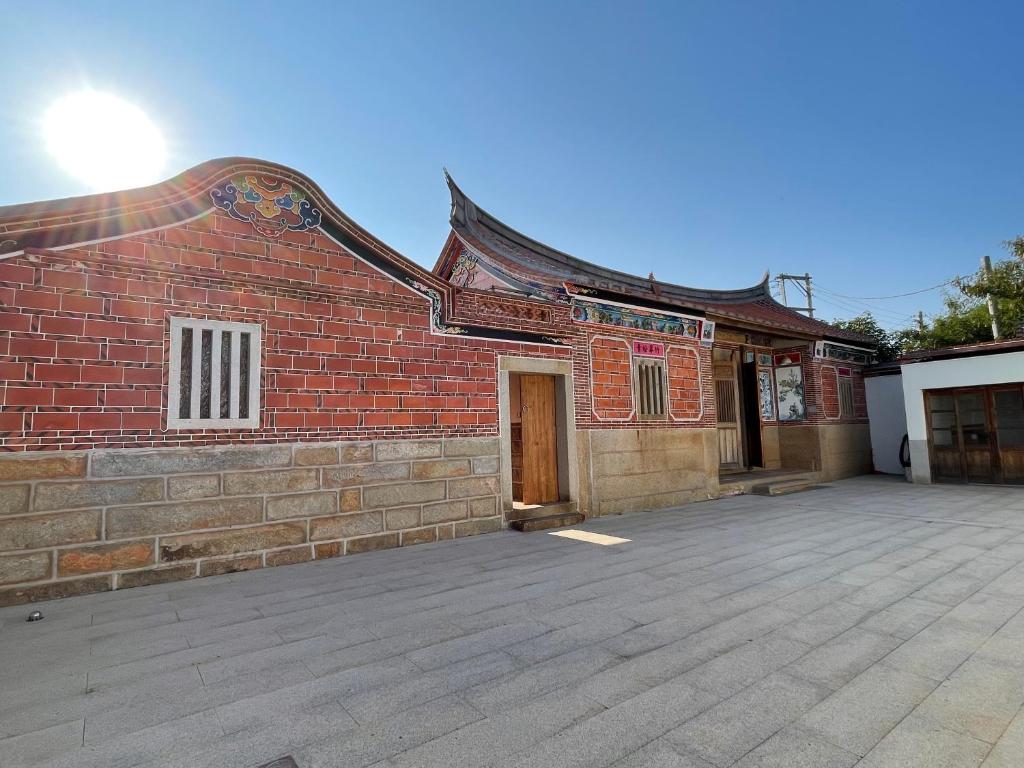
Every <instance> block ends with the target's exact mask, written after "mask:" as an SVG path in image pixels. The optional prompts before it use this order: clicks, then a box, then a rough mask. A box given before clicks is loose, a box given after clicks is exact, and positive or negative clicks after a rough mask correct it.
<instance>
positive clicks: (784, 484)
mask: <svg viewBox="0 0 1024 768" xmlns="http://www.w3.org/2000/svg"><path fill="white" fill-rule="evenodd" d="M814 487H815V484H814V481H813V480H809V479H807V478H806V477H800V478H794V479H791V480H779V481H777V482H774V483H760V484H758V485H755V486H754V487H753V488H751V489H750V492H751V493H754V494H756V495H758V496H784V495H786V494H787V493H799V492H800V491H807V490H810V489H811V488H814Z"/></svg>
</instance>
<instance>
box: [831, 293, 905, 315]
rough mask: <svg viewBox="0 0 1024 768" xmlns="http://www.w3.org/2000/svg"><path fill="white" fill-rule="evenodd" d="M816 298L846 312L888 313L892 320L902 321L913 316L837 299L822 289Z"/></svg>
mask: <svg viewBox="0 0 1024 768" xmlns="http://www.w3.org/2000/svg"><path fill="white" fill-rule="evenodd" d="M818 298H820V299H821V300H822V301H824V302H826V303H828V304H831V305H832V306H834V307H839V308H840V309H844V310H846V311H848V312H857V313H861V312H864V311H868V312H871V313H873V314H875V315H878V316H885V315H888V316H889V317H891V318H893V319H894V320H899V321H903V320H904V319H906V318H907V317H913V315H906V314H904V313H901V312H899V311H896V310H891V309H886V308H884V307H873V306H870V305H868V304H863V303H855V302H853V301H848V300H845V299H839V298H836V297H835V296H834V295H833V294H831V293H826V292H824V291H823V292H822V293H821V294H818Z"/></svg>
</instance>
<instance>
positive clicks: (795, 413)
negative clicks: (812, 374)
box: [775, 365, 807, 421]
mask: <svg viewBox="0 0 1024 768" xmlns="http://www.w3.org/2000/svg"><path fill="white" fill-rule="evenodd" d="M775 387H776V390H777V391H778V395H779V421H802V420H803V419H804V417H805V416H806V413H807V409H806V407H805V405H804V375H803V371H802V370H801V369H800V366H799V365H787V366H785V367H782V368H776V369H775Z"/></svg>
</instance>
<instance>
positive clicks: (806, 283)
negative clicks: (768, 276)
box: [775, 272, 814, 318]
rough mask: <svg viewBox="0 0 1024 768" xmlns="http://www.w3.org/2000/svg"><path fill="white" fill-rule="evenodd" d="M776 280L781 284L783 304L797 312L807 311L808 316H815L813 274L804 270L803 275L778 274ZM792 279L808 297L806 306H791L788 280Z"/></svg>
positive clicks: (780, 291) (780, 290) (780, 292)
mask: <svg viewBox="0 0 1024 768" xmlns="http://www.w3.org/2000/svg"><path fill="white" fill-rule="evenodd" d="M775 280H776V281H777V282H778V284H779V294H780V295H781V296H782V304H783V305H784V306H786V307H789V309H795V310H796V311H797V312H806V313H807V316H808V317H811V318H813V317H814V300H813V298H812V294H811V276H810V274H809V273H807V272H804V273H803V274H802V275H776V276H775ZM787 280H792V281H793V284H794V285H795V286H796V287H797V288H799V289H800V291H801V292H802V293H803V294H804V296H806V297H807V306H806V307H790V306H789V302H788V301H786V281H787Z"/></svg>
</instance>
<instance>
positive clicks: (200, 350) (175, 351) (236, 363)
mask: <svg viewBox="0 0 1024 768" xmlns="http://www.w3.org/2000/svg"><path fill="white" fill-rule="evenodd" d="M259 423H260V326H259V325H258V324H256V323H229V322H224V321H221V320H196V319H192V318H188V317H172V318H171V360H170V378H169V383H168V392H167V428H168V429H237V428H245V427H250V428H256V427H258V426H259Z"/></svg>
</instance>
